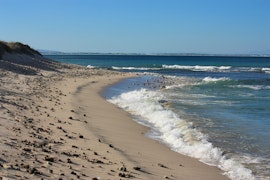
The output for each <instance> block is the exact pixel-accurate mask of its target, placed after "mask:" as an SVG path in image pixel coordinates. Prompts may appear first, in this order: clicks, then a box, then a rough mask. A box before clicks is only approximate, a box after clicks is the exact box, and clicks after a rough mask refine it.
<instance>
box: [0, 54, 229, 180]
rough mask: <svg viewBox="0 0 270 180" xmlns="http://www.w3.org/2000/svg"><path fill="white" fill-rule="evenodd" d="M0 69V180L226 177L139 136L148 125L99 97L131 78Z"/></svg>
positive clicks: (59, 67) (61, 68)
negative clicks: (110, 88) (115, 84)
mask: <svg viewBox="0 0 270 180" xmlns="http://www.w3.org/2000/svg"><path fill="white" fill-rule="evenodd" d="M14 57H15V56H14ZM14 57H12V58H13V60H14V61H13V62H12V65H13V66H16V63H15V62H16V61H17V60H19V59H16V58H15V59H14ZM17 58H20V56H19V57H17ZM1 63H3V61H2V60H1V62H0V64H1ZM4 63H5V64H7V63H10V62H9V61H4ZM3 67H4V66H2V69H1V72H0V102H1V106H0V114H1V115H0V143H1V146H0V151H1V153H0V154H1V155H0V177H1V178H2V179H5V178H6V179H27V178H28V179H41V178H43V179H122V178H130V179H164V178H165V179H227V178H226V177H225V176H224V175H222V172H221V171H220V170H219V169H218V168H216V167H210V166H207V165H205V164H203V163H201V162H198V161H197V160H195V159H192V158H189V157H186V156H182V155H180V154H178V153H176V152H173V151H171V150H170V149H169V148H168V147H166V146H165V145H163V144H160V143H159V142H157V141H154V140H152V139H149V138H147V137H145V135H144V134H145V133H147V131H148V129H147V128H146V127H144V126H141V125H139V124H137V123H136V122H134V121H133V120H132V119H131V117H130V115H129V114H128V113H127V112H125V111H123V110H121V109H119V108H118V107H116V106H114V105H112V104H110V103H109V102H107V101H106V100H105V99H104V98H103V97H102V96H101V95H100V92H101V91H102V89H104V88H105V87H107V86H109V85H112V84H113V83H116V82H118V81H120V80H121V79H123V78H129V77H132V76H134V74H128V73H120V72H115V71H108V70H102V69H89V68H85V67H81V66H75V65H64V64H60V63H59V64H58V63H54V67H55V70H50V71H48V70H47V69H45V70H44V69H39V68H36V67H35V68H34V71H35V73H32V70H33V67H31V63H28V64H27V63H26V64H23V65H22V66H20V71H19V72H17V71H16V70H14V69H10V68H11V67H10V66H8V67H9V68H7V69H5V68H3ZM21 70H23V71H21ZM28 70H31V71H30V73H24V72H28Z"/></svg>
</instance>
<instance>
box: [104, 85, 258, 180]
mask: <svg viewBox="0 0 270 180" xmlns="http://www.w3.org/2000/svg"><path fill="white" fill-rule="evenodd" d="M164 98H165V97H163V95H162V94H161V93H160V92H159V91H150V90H146V89H140V90H134V91H130V92H125V93H122V94H120V95H118V96H114V97H112V98H110V99H109V100H108V101H109V102H111V103H113V104H116V105H118V106H119V107H121V108H123V109H124V110H126V111H129V112H132V114H134V115H136V116H138V117H140V118H138V119H135V120H136V121H137V122H138V123H141V124H148V125H149V127H150V128H152V129H153V130H155V131H156V132H155V133H153V134H151V135H149V136H150V137H151V138H153V139H156V140H161V141H163V142H164V143H165V144H167V145H168V146H170V147H171V149H172V150H174V151H176V152H178V153H181V154H184V155H187V156H191V157H194V158H197V159H199V160H201V161H202V162H204V163H206V164H209V165H215V166H217V167H219V168H220V169H221V170H223V171H224V172H225V173H224V174H225V175H227V176H228V177H229V178H231V179H238V180H241V179H255V177H254V176H253V175H252V172H251V170H249V169H247V168H245V167H244V166H243V165H242V164H241V163H240V162H239V161H237V160H234V159H228V158H226V156H225V155H224V154H223V152H222V150H221V149H219V148H217V147H214V146H213V145H212V144H211V143H210V142H209V141H207V137H206V136H205V135H204V134H202V133H201V132H199V131H198V130H197V129H196V128H194V127H193V124H192V123H190V122H187V121H185V120H184V119H182V118H181V117H179V116H178V115H177V114H176V113H174V112H173V111H171V110H168V109H166V108H164V106H162V104H161V103H159V102H161V101H162V100H164Z"/></svg>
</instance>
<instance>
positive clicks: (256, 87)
mask: <svg viewBox="0 0 270 180" xmlns="http://www.w3.org/2000/svg"><path fill="white" fill-rule="evenodd" d="M230 87H233V88H247V89H252V90H263V89H270V86H265V85H235V86H230Z"/></svg>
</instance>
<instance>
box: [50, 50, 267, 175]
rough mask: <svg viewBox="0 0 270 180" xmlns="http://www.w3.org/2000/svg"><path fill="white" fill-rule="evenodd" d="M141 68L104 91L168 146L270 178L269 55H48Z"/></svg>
mask: <svg viewBox="0 0 270 180" xmlns="http://www.w3.org/2000/svg"><path fill="white" fill-rule="evenodd" d="M46 57H48V58H50V59H53V60H56V61H60V62H65V63H72V64H79V65H83V66H88V67H89V68H105V69H113V70H117V71H123V72H136V73H138V74H139V75H140V76H139V77H135V78H130V79H126V80H123V81H121V82H119V83H117V84H115V85H113V86H111V87H109V88H107V89H106V90H105V91H104V93H103V94H104V97H105V98H106V99H107V100H108V101H110V102H111V103H113V104H116V105H117V106H119V107H121V108H123V109H124V110H126V111H128V112H130V113H131V115H132V117H133V119H134V121H137V122H138V123H140V124H143V125H145V126H147V127H149V128H150V131H149V132H148V133H147V136H148V137H149V138H153V139H155V140H157V141H160V142H161V143H164V144H165V145H167V146H168V147H170V148H171V150H173V151H176V152H179V153H181V154H184V155H187V156H190V157H194V158H197V159H198V160H200V161H202V162H204V163H206V164H208V165H213V166H217V167H218V168H220V169H221V170H223V171H224V173H225V174H226V175H227V176H228V177H229V178H231V179H237V180H239V179H245V180H246V179H270V57H243V56H239V57H230V56H169V55H168V56H154V55H47V56H46Z"/></svg>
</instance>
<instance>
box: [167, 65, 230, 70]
mask: <svg viewBox="0 0 270 180" xmlns="http://www.w3.org/2000/svg"><path fill="white" fill-rule="evenodd" d="M162 67H163V68H164V69H183V70H192V71H223V70H229V69H231V68H232V67H231V66H199V65H196V66H181V65H162Z"/></svg>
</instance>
